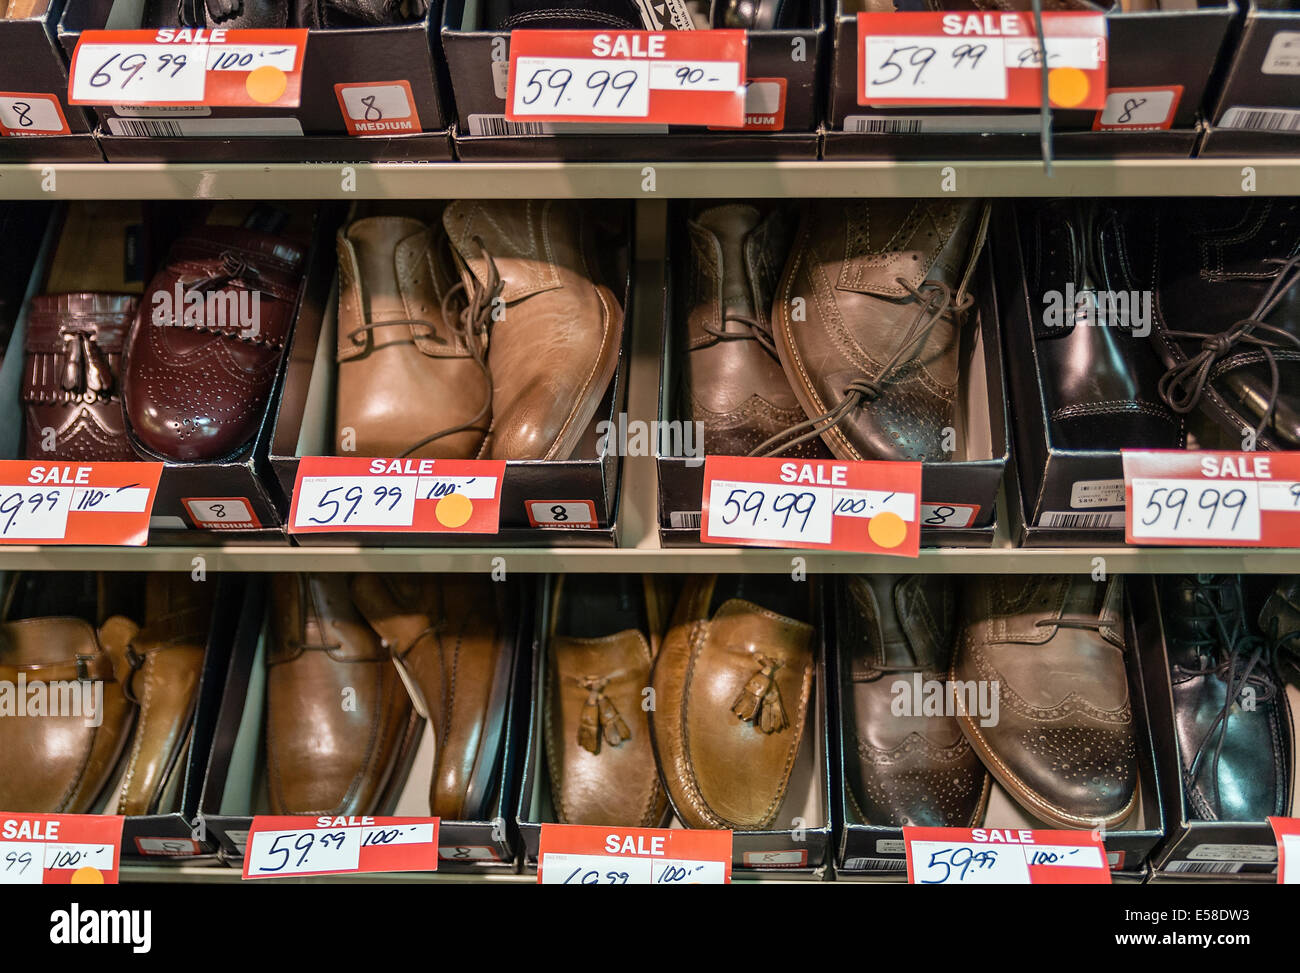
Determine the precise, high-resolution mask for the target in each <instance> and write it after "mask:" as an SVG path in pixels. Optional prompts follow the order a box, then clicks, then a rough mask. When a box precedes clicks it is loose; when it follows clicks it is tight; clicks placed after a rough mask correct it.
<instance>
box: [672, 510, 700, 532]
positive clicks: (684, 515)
mask: <svg viewBox="0 0 1300 973" xmlns="http://www.w3.org/2000/svg"><path fill="white" fill-rule="evenodd" d="M668 525H669V526H670V527H689V528H690V529H691V530H699V529H700V511H698V510H689V511H688V510H674V511H673V512H672V513H670V514H669V515H668Z"/></svg>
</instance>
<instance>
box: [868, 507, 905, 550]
mask: <svg viewBox="0 0 1300 973" xmlns="http://www.w3.org/2000/svg"><path fill="white" fill-rule="evenodd" d="M867 536H868V537H870V538H871V540H872V542H873V543H875V544H876V545H877V546H879V547H883V548H885V549H886V550H888V549H889V548H891V547H897V546H898V545H899V544H901V543H903V541H905V540H906V539H907V521H905V520H903V518H902V517H900V516H898V514H896V513H894V512H893V511H892V510H886V511H885V512H884V513H879V514H876V515H875V516H874V517H872V518H871V519H870V520H868V521H867Z"/></svg>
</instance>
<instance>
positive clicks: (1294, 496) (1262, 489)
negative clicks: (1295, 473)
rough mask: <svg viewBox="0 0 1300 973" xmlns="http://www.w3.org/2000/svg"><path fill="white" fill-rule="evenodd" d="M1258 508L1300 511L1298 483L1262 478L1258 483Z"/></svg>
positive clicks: (1299, 487)
mask: <svg viewBox="0 0 1300 973" xmlns="http://www.w3.org/2000/svg"><path fill="white" fill-rule="evenodd" d="M1259 509H1260V510H1284V511H1300V483H1296V482H1294V481H1284V480H1264V481H1262V482H1261V483H1260V484H1259Z"/></svg>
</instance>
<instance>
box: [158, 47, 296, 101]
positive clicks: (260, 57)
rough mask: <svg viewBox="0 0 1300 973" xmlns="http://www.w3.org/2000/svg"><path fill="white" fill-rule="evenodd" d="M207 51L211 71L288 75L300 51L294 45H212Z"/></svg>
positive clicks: (208, 65)
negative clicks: (264, 71) (267, 71)
mask: <svg viewBox="0 0 1300 973" xmlns="http://www.w3.org/2000/svg"><path fill="white" fill-rule="evenodd" d="M207 51H208V60H207V69H208V70H209V71H255V70H256V69H257V68H261V67H272V68H276V69H278V70H280V71H284V72H286V73H288V72H289V71H292V70H293V66H294V63H295V62H296V61H297V59H298V49H297V48H296V47H295V46H294V45H292V44H212V45H210V46H209V47H208V49H207ZM174 100H176V101H179V100H180V99H179V98H178V99H174Z"/></svg>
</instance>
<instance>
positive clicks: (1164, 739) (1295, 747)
mask: <svg viewBox="0 0 1300 973" xmlns="http://www.w3.org/2000/svg"><path fill="white" fill-rule="evenodd" d="M1130 587H1131V597H1132V598H1133V605H1134V614H1135V616H1136V617H1137V621H1138V630H1139V638H1140V639H1141V643H1140V645H1141V649H1142V652H1141V663H1142V667H1143V672H1144V678H1145V681H1146V684H1147V687H1148V701H1149V706H1150V711H1151V725H1152V729H1153V730H1154V736H1155V740H1156V743H1157V747H1156V762H1157V767H1158V769H1159V770H1158V772H1159V780H1160V789H1161V794H1162V796H1163V801H1164V805H1165V807H1166V808H1168V812H1167V813H1168V831H1167V834H1166V836H1165V840H1164V842H1163V843H1162V844H1161V846H1160V848H1159V850H1158V851H1157V853H1156V854H1155V855H1153V856H1152V859H1151V865H1152V869H1153V872H1152V874H1153V876H1154V877H1158V878H1179V877H1181V878H1191V877H1196V878H1201V879H1205V878H1209V877H1212V878H1213V879H1214V881H1216V882H1218V881H1224V882H1263V883H1266V884H1275V883H1276V882H1277V866H1278V855H1277V838H1276V836H1275V835H1274V833H1273V829H1272V827H1270V826H1269V823H1268V822H1267V821H1201V820H1198V819H1197V818H1196V816H1195V815H1194V813H1193V812H1192V810H1191V808H1190V807H1189V805H1188V801H1187V798H1186V793H1185V791H1184V789H1183V772H1182V767H1183V764H1182V760H1181V759H1180V755H1179V745H1178V734H1177V730H1176V728H1175V723H1174V700H1173V689H1172V686H1171V682H1170V668H1169V652H1168V648H1167V643H1166V641H1165V620H1164V616H1163V612H1162V610H1161V607H1160V596H1159V591H1158V588H1157V579H1156V578H1155V577H1154V576H1143V577H1141V578H1134V579H1132V583H1131V586H1130ZM1284 691H1285V692H1286V695H1287V699H1288V701H1289V703H1290V707H1291V713H1292V717H1293V718H1292V739H1291V743H1290V753H1291V760H1292V766H1291V767H1290V768H1289V776H1290V779H1291V807H1290V811H1289V814H1290V816H1291V817H1296V816H1300V794H1297V784H1296V773H1295V754H1297V753H1300V723H1298V722H1297V721H1296V720H1295V715H1296V714H1300V687H1297V686H1294V685H1290V684H1287V685H1285V686H1284ZM1241 715H1244V714H1241Z"/></svg>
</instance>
